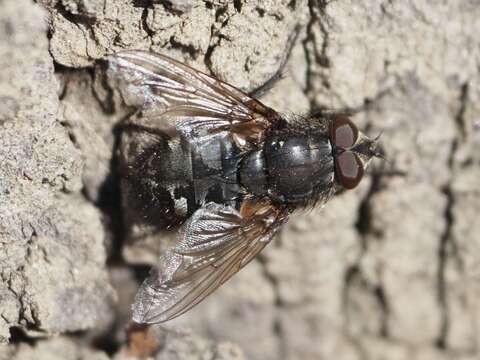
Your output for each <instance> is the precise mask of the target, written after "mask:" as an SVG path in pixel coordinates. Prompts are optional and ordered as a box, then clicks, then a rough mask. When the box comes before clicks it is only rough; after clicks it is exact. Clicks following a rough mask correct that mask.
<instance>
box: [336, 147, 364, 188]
mask: <svg viewBox="0 0 480 360" xmlns="http://www.w3.org/2000/svg"><path fill="white" fill-rule="evenodd" d="M335 168H336V170H337V171H336V175H337V179H338V181H339V183H340V184H341V185H342V186H343V187H344V188H345V189H353V188H354V187H356V186H357V185H358V184H359V183H360V180H362V177H363V172H364V171H363V164H362V162H361V161H360V159H359V158H358V156H357V155H355V154H354V153H353V152H351V151H344V152H342V153H341V154H340V155H338V156H337V157H336V159H335Z"/></svg>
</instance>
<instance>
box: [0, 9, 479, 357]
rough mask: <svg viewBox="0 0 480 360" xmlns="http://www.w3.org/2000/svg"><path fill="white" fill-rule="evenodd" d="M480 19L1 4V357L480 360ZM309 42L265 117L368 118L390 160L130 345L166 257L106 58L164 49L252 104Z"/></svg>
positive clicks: (366, 125)
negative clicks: (139, 204)
mask: <svg viewBox="0 0 480 360" xmlns="http://www.w3.org/2000/svg"><path fill="white" fill-rule="evenodd" d="M479 19H480V1H478V0H463V1H434V0H422V1H413V0H412V1H391V0H384V1H383V0H378V1H370V2H359V1H355V0H336V1H322V0H308V1H307V0H288V1H287V0H278V1H273V0H270V1H259V0H256V1H254V0H235V1H227V0H223V1H222V0H212V1H208V0H203V1H200V0H199V1H194V0H192V1H188V0H182V1H180V0H169V1H150V0H138V1H133V0H116V1H111V0H101V1H100V0H38V1H37V2H36V3H34V2H32V1H30V0H20V1H14V0H0V30H1V31H0V279H1V281H0V342H2V344H3V345H0V359H70V358H71V359H110V358H114V359H129V358H135V357H137V358H138V357H140V355H139V354H140V353H138V351H137V350H138V348H141V349H144V348H148V347H149V346H151V347H152V349H153V350H152V353H151V355H152V356H153V357H154V358H156V359H262V360H269V359H333V358H334V359H355V360H356V359H465V360H466V359H477V358H478V357H479V356H480V330H479V329H480V304H479V303H478V298H479V297H480V235H479V234H480V220H479V213H480V115H479V114H480V37H479V34H480V21H479ZM296 29H300V33H299V36H298V38H297V39H296V42H295V45H294V47H293V49H292V52H291V54H290V57H289V58H288V62H287V66H286V73H285V78H284V79H283V80H281V81H280V82H279V83H278V84H277V85H276V86H275V87H274V89H273V90H272V91H271V92H270V93H269V94H267V95H266V96H265V97H264V98H262V101H263V102H265V103H266V104H268V105H270V106H272V107H273V108H275V109H277V110H278V111H281V112H285V113H289V112H293V113H307V112H308V111H310V110H311V109H315V108H320V107H323V108H359V109H360V111H359V112H358V113H357V114H356V115H355V116H354V120H355V122H356V123H357V124H359V127H360V128H361V129H364V130H366V132H367V133H368V134H369V135H371V136H374V135H376V134H377V133H380V132H382V136H381V139H382V142H383V144H384V148H385V150H386V153H387V161H384V162H382V161H376V162H375V164H374V166H373V168H371V169H370V171H369V174H368V177H367V179H365V180H364V181H363V182H362V184H361V186H359V187H358V188H357V189H355V190H353V191H349V192H345V193H342V194H340V195H338V196H336V197H335V198H334V199H333V200H331V201H330V202H329V203H328V204H327V206H326V207H325V208H323V209H318V210H315V211H311V212H308V213H299V214H298V215H297V216H295V217H294V218H293V219H292V220H291V221H290V222H289V224H287V226H285V227H284V228H283V230H282V231H281V233H280V234H279V235H278V236H277V237H276V238H275V239H274V241H273V242H272V244H270V246H269V247H267V248H266V249H265V250H264V251H263V252H262V254H261V256H260V257H259V259H257V260H255V261H254V262H252V263H251V264H250V265H249V266H248V267H246V268H245V269H244V270H242V271H241V272H240V273H239V274H238V275H236V276H235V277H234V278H233V279H232V280H231V281H230V282H229V283H227V284H225V285H224V286H223V287H222V288H221V289H219V290H218V291H217V292H216V293H215V294H214V295H212V296H211V297H210V298H208V299H207V300H206V301H205V302H204V303H202V304H201V305H199V306H198V307H196V308H194V309H193V310H192V311H190V312H189V313H188V314H186V315H185V316H182V317H180V318H178V319H176V320H174V321H172V322H169V323H167V324H166V325H164V326H161V327H153V328H151V329H149V330H148V331H147V332H146V333H142V332H140V333H141V334H143V335H141V336H140V338H136V337H134V336H130V337H128V336H127V335H126V331H125V329H126V328H127V326H128V323H129V320H130V304H131V302H132V299H133V296H134V294H135V291H136V288H137V287H138V284H139V281H141V280H142V276H145V271H144V270H145V269H147V267H146V266H150V265H151V264H154V263H155V262H156V259H157V258H158V254H159V253H160V252H161V251H163V250H164V249H165V248H166V246H167V244H169V243H170V241H168V238H169V236H163V235H162V236H158V235H148V236H144V235H145V231H144V230H145V229H127V228H126V226H127V225H128V206H125V205H128V204H124V208H123V209H122V206H121V201H120V197H121V196H120V194H119V191H118V179H117V178H116V177H115V145H116V143H115V125H116V124H118V123H119V122H120V121H121V119H122V118H124V117H125V109H122V107H121V105H120V103H119V101H118V98H117V97H116V95H115V93H114V92H112V91H111V89H110V88H109V87H108V86H105V84H104V83H103V82H102V78H101V76H99V69H98V67H97V68H96V66H95V65H96V61H97V60H99V59H102V58H103V57H104V56H105V55H107V54H111V53H114V52H116V51H121V50H126V49H144V50H150V51H154V52H160V53H163V54H167V55H169V56H172V57H174V58H177V59H179V60H181V61H183V62H185V63H187V64H190V65H191V66H193V67H195V68H197V69H199V70H203V71H206V72H209V73H212V74H214V75H215V76H216V77H218V78H220V79H221V80H225V81H227V82H229V83H231V84H233V85H235V86H237V87H239V88H241V89H244V90H246V91H250V90H252V89H254V88H256V87H257V86H259V85H261V84H262V83H264V82H265V81H266V80H268V79H269V78H270V77H271V76H272V75H273V74H274V73H275V72H277V71H278V69H279V68H280V67H281V65H282V63H283V62H284V61H285V59H286V57H287V55H288V54H287V53H288V49H289V43H290V41H291V40H292V38H294V34H295V31H296ZM126 234H127V235H126ZM170 237H171V236H170ZM107 258H109V259H110V261H108V262H107ZM142 336H143V337H142ZM135 339H137V340H135ZM138 339H140V340H138ZM142 344H143V345H142ZM152 344H153V345H152ZM234 344H238V345H234ZM136 349H137V350H136ZM136 351H137V352H136Z"/></svg>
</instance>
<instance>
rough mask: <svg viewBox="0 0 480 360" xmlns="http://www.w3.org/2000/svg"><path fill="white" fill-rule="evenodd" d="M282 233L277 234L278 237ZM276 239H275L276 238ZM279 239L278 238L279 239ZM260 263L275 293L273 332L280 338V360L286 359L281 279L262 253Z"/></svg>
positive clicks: (259, 257) (259, 258)
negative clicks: (281, 315)
mask: <svg viewBox="0 0 480 360" xmlns="http://www.w3.org/2000/svg"><path fill="white" fill-rule="evenodd" d="M279 236H280V235H277V238H278V237H279ZM274 240H275V239H274ZM277 240H278V239H277ZM257 258H258V263H259V264H260V266H261V267H262V273H263V276H264V277H265V279H266V280H267V281H268V282H269V283H270V285H271V286H272V289H273V293H274V302H273V306H274V319H273V323H272V333H273V335H274V336H275V337H276V338H277V339H278V354H279V360H282V359H286V350H287V346H286V338H287V337H286V335H285V332H284V330H283V325H282V321H281V319H280V317H279V313H280V312H281V310H282V308H284V307H285V304H284V302H283V300H282V297H281V296H280V289H279V281H278V279H277V278H276V277H275V276H274V275H273V274H271V273H270V272H269V271H268V269H267V262H266V259H265V258H264V256H262V254H260V255H259V256H258V257H257Z"/></svg>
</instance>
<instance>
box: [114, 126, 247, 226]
mask: <svg viewBox="0 0 480 360" xmlns="http://www.w3.org/2000/svg"><path fill="white" fill-rule="evenodd" d="M122 142H123V143H124V144H122V153H123V155H124V157H125V158H126V161H125V163H126V164H127V166H126V167H124V171H125V172H126V175H124V176H123V184H122V190H123V198H124V203H125V205H126V207H127V208H130V210H131V211H130V215H131V216H130V217H131V218H135V219H136V222H143V223H148V224H151V225H152V226H154V227H155V228H158V229H162V228H166V227H173V226H177V225H179V224H181V223H182V222H183V221H184V220H185V219H187V218H188V217H189V216H190V215H192V214H193V213H194V212H195V210H197V209H198V208H199V207H201V206H202V205H204V204H205V203H208V202H216V203H220V204H228V205H236V204H237V202H238V201H239V200H240V199H241V191H240V186H239V184H238V180H237V179H238V175H237V171H238V164H239V162H240V155H239V151H238V149H237V148H236V146H235V145H234V144H233V143H232V142H231V141H230V138H229V137H228V136H227V135H226V134H225V136H222V135H218V136H214V137H211V138H209V139H208V141H203V142H195V141H186V140H184V139H183V138H181V137H174V138H168V137H161V136H155V137H150V138H140V137H138V136H137V137H131V138H129V137H128V136H126V137H124V138H123V139H122ZM129 154H134V156H129Z"/></svg>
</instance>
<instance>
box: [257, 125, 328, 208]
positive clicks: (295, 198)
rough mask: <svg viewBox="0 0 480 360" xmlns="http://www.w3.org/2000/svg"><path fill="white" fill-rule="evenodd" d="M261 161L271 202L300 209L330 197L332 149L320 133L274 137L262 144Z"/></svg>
mask: <svg viewBox="0 0 480 360" xmlns="http://www.w3.org/2000/svg"><path fill="white" fill-rule="evenodd" d="M264 158H265V168H266V176H267V187H268V195H269V196H270V197H271V198H272V199H274V200H276V201H278V202H282V203H285V204H291V205H293V206H300V207H302V206H308V205H310V204H314V203H316V202H317V201H318V200H320V199H322V198H324V197H325V196H329V195H330V194H331V192H332V190H333V187H334V163H333V155H332V147H331V144H330V140H329V138H328V136H327V135H325V134H323V133H322V132H303V133H296V134H291V133H289V132H288V131H284V132H280V133H274V134H272V135H271V136H269V137H267V139H266V141H265V146H264Z"/></svg>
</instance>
